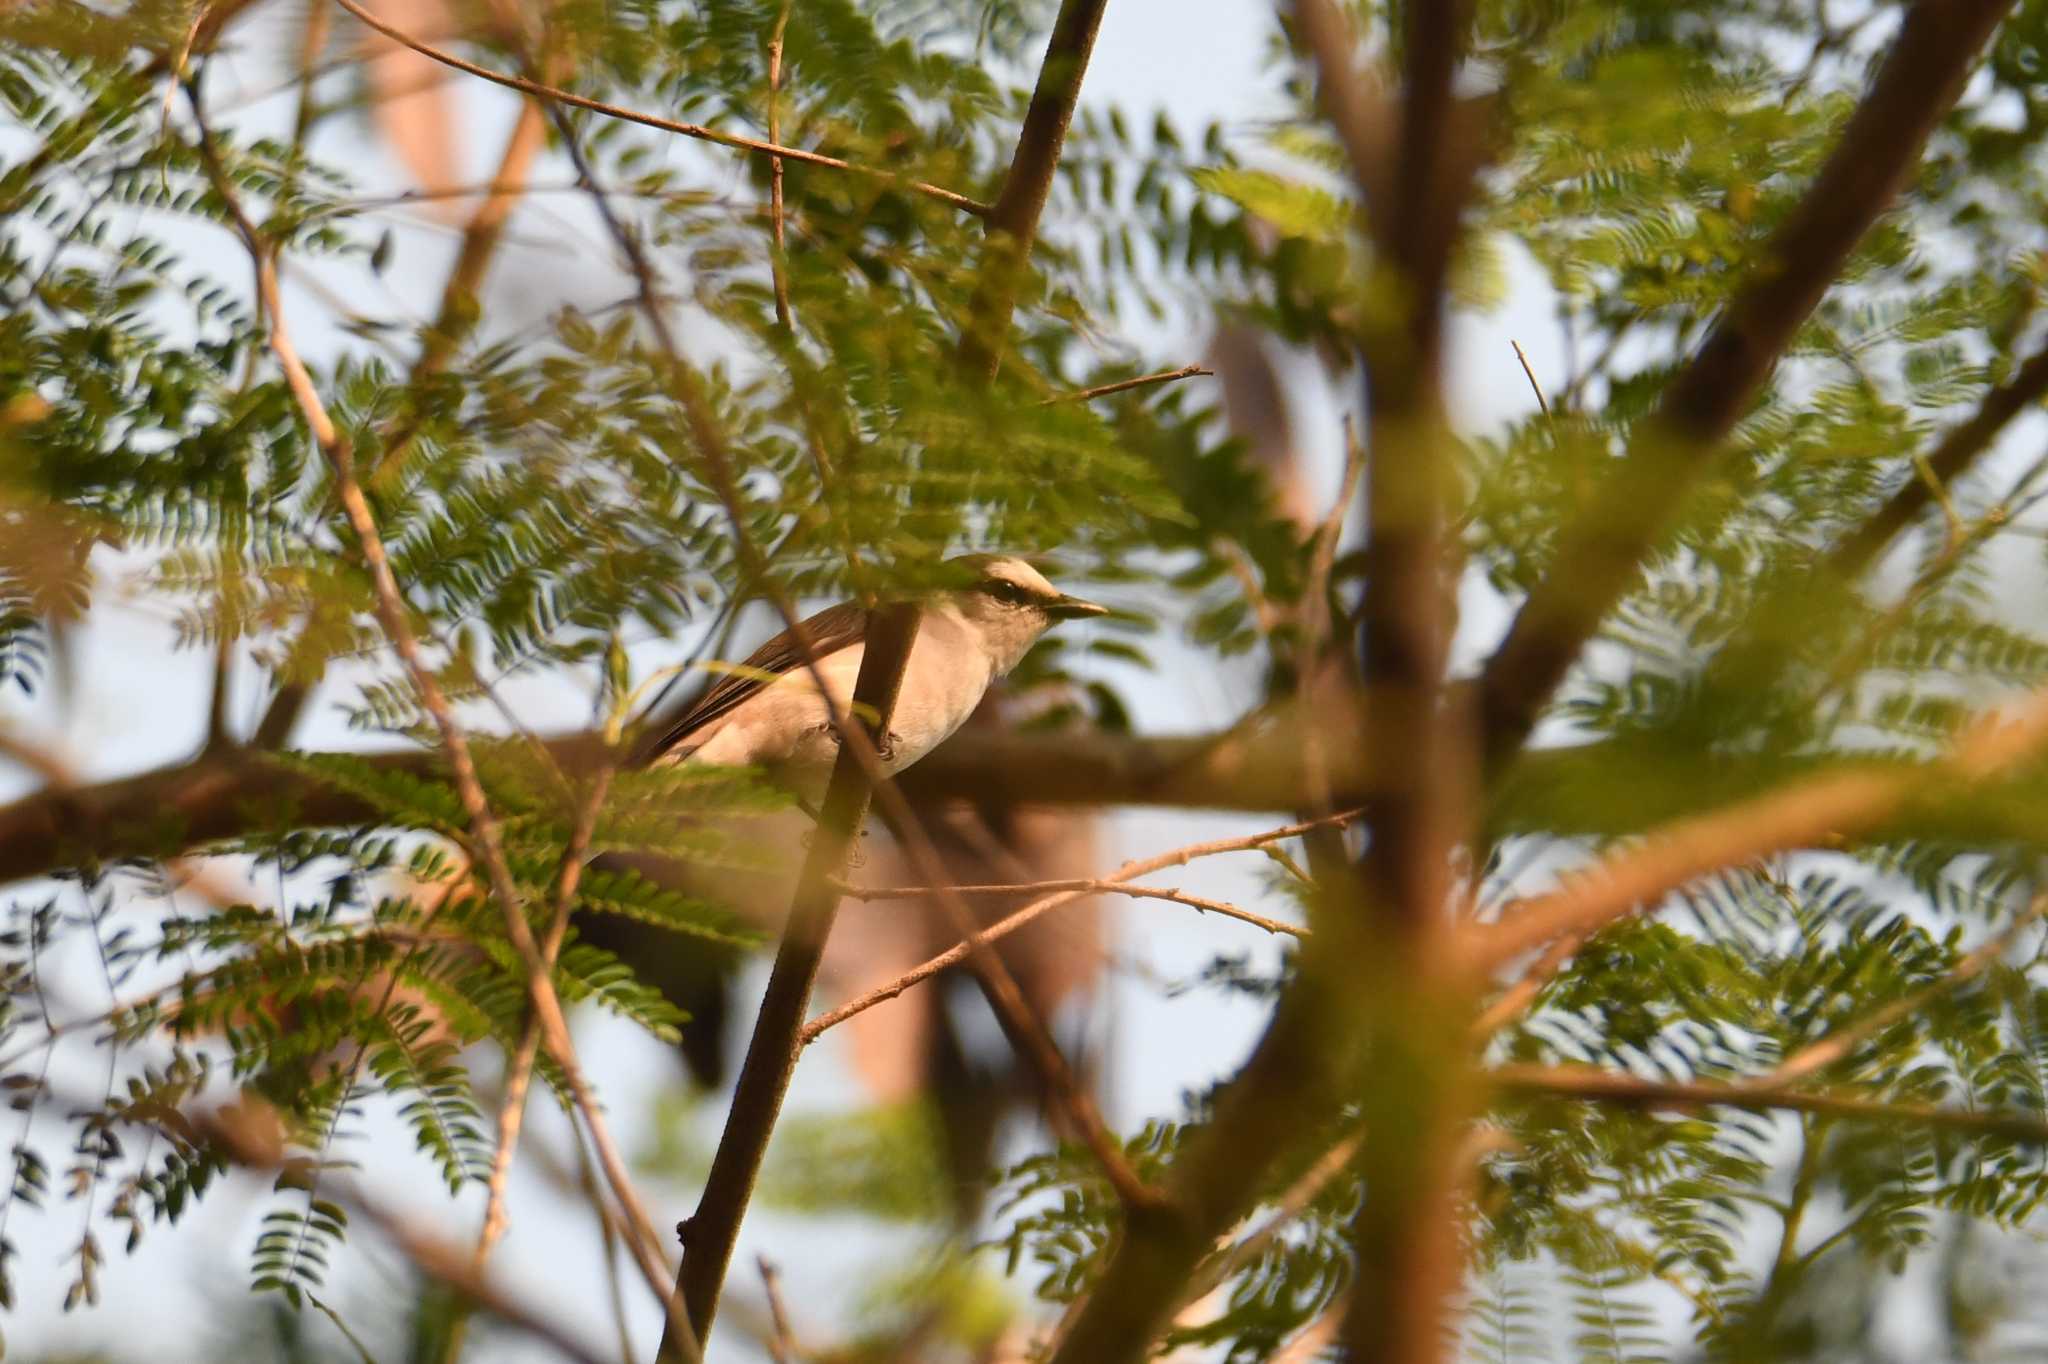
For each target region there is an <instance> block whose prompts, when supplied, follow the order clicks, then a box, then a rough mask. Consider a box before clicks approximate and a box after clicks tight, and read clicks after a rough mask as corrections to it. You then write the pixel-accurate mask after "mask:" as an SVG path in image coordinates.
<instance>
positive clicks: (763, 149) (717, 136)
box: [334, 0, 993, 218]
mask: <svg viewBox="0 0 2048 1364" xmlns="http://www.w3.org/2000/svg"><path fill="white" fill-rule="evenodd" d="M334 3H335V4H337V5H340V6H341V7H342V8H343V9H345V10H347V11H348V12H349V13H350V14H352V15H354V16H355V17H356V18H357V19H358V20H360V21H361V22H362V23H364V24H365V25H367V26H368V27H370V28H372V29H374V30H376V31H377V32H378V33H381V34H383V35H384V36H385V37H387V38H389V39H390V40H391V41H392V42H394V43H398V44H400V45H401V46H404V47H409V48H411V49H412V50H413V51H415V52H417V53H419V54H420V55H421V56H422V57H428V58H431V59H432V60H434V61H437V62H440V63H441V64H442V65H443V66H450V67H453V68H454V69H455V70H457V71H462V72H466V73H467V74H469V75H472V76H475V77H477V78H479V79H481V80H487V81H490V82H491V83H492V84H494V85H502V86H505V87H506V88H507V89H511V90H517V91H519V92H520V93H522V94H526V95H531V96H533V97H534V98H536V99H543V100H548V101H551V102H553V103H556V104H566V105H569V106H571V107H572V108H577V109H588V110H589V111H590V112H591V113H593V114H603V115H604V116H605V117H606V118H615V119H618V120H620V121H622V122H625V123H638V124H640V125H642V126H643V127H648V128H656V129H659V130H660V131H662V132H665V133H675V134H677V135H679V136H682V137H694V138H696V139H698V140H699V141H702V142H715V143H717V144H718V145H719V146H721V147H732V148H736V149H737V150H740V151H746V152H754V153H756V154H757V155H761V156H778V157H786V158H788V159H789V160H791V161H800V162H802V163H804V164H805V165H808V166H824V167H826V168H828V169H830V170H841V171H847V172H849V173H851V174H854V175H861V176H866V177H867V178H868V179H871V180H877V181H880V182H881V183H883V184H887V185H898V186H901V187H902V188H904V189H907V190H911V191H912V192H914V193H917V194H922V195H924V196H925V197H926V198H928V199H936V200H937V201H938V202H940V203H942V204H946V205H948V206H949V207H952V208H957V209H959V210H960V211H961V212H962V213H966V214H969V215H971V216H973V217H976V218H986V217H988V216H989V214H990V213H991V212H993V209H992V208H991V207H990V206H989V205H987V204H983V203H979V202H977V201H975V200H973V199H970V198H968V197H967V196H966V195H964V194H955V193H954V192H953V191H952V190H949V189H942V188H940V187H939V186H937V185H929V184H926V183H925V182H924V181H922V180H908V179H905V178H904V177H902V176H900V175H895V174H893V173H891V172H889V171H885V170H876V169H874V168H873V167H871V166H860V165H855V164H854V163H853V162H851V161H842V160H840V159H839V158H838V157H836V156H826V155H824V154H823V153H822V152H810V151H805V150H804V149H803V148H801V147H784V146H781V145H780V144H778V143H775V142H763V141H761V140H760V139H759V138H753V137H741V136H738V135H736V134H733V133H722V132H719V131H718V130H717V129H715V128H707V127H705V126H704V125H703V124H701V123H678V122H676V121H675V120H674V119H667V118H657V117H655V116H654V115H652V114H642V113H638V112H636V111H634V110H632V109H622V108H620V107H619V106H618V105H616V104H606V103H605V102H604V101H602V100H595V99H590V98H588V97H587V96H584V95H578V94H575V93H573V92H571V91H568V90H562V89H558V88H556V87H554V86H552V85H545V84H543V83H542V82H540V81H535V80H528V79H527V78H526V77H524V76H514V75H509V74H507V73H505V72H503V71H493V70H491V69H490V68H489V67H485V66H478V65H477V64H476V63H475V62H467V61H464V60H463V59H462V58H460V57H458V56H456V55H455V54H454V53H452V52H443V51H442V50H441V49H439V48H437V47H430V46H428V45H427V44H426V43H423V42H421V41H419V40H418V39H417V38H414V37H412V36H411V35H410V34H407V33H405V32H403V31H402V30H400V29H396V28H393V27H392V26H391V25H389V24H387V23H385V22H384V21H383V20H381V19H379V18H378V17H377V16H376V15H374V14H372V13H370V12H369V11H368V10H366V9H364V8H363V7H362V6H361V5H358V4H357V3H356V2H355V0H334Z"/></svg>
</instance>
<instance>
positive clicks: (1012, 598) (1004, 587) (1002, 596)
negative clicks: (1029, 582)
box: [981, 578, 1038, 606]
mask: <svg viewBox="0 0 2048 1364" xmlns="http://www.w3.org/2000/svg"><path fill="white" fill-rule="evenodd" d="M981 590H982V591H984V592H986V593H988V594H989V595H990V596H991V597H994V598H995V599H996V600H997V601H999V602H1005V603H1007V604H1009V605H1011V606H1030V605H1032V604H1033V603H1034V602H1036V601H1037V600H1038V598H1037V597H1036V596H1035V595H1034V594H1033V593H1032V591H1031V589H1030V588H1028V587H1022V586H1019V585H1018V584H1016V583H1012V582H1005V581H1003V580H1002V579H1001V578H991V579H989V580H988V581H987V582H985V583H983V584H982V585H981Z"/></svg>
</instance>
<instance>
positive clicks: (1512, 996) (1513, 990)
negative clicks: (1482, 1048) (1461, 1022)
mask: <svg viewBox="0 0 2048 1364" xmlns="http://www.w3.org/2000/svg"><path fill="white" fill-rule="evenodd" d="M1585 941H1586V935H1585V934H1583V933H1567V934H1565V935H1564V936H1563V937H1562V938H1559V939H1558V940H1557V941H1556V942H1554V943H1552V944H1551V945H1550V946H1549V947H1547V948H1545V949H1544V952H1543V955H1542V956H1540V957H1538V958H1537V959H1536V960H1535V961H1534V962H1533V963H1532V964H1531V965H1530V967H1529V969H1528V970H1526V971H1524V972H1522V974H1521V977H1520V978H1519V979H1518V980H1516V981H1515V983H1514V984H1513V985H1510V986H1509V987H1508V988H1507V989H1505V990H1503V991H1501V992H1500V997H1499V998H1498V999H1496V1000H1494V1001H1493V1003H1491V1004H1489V1005H1487V1006H1486V1008H1484V1009H1483V1010H1481V1011H1480V1014H1479V1017H1477V1018H1475V1019H1473V1020H1472V1040H1473V1041H1474V1042H1484V1041H1485V1040H1486V1039H1487V1038H1489V1037H1491V1036H1493V1035H1494V1034H1495V1033H1497V1032H1499V1031H1500V1030H1501V1029H1502V1028H1504V1027H1506V1026H1507V1025H1508V1024H1509V1023H1512V1022H1513V1021H1514V1020H1515V1019H1517V1018H1520V1017H1521V1016H1522V1014H1523V1013H1524V1012H1525V1011H1526V1010H1527V1009H1528V1007H1529V1006H1530V1005H1531V1004H1534V1003H1535V1002H1536V996H1538V995H1540V994H1542V993H1543V987H1544V986H1546V985H1548V984H1550V982H1551V981H1552V980H1553V979H1555V978H1556V976H1557V973H1558V972H1559V971H1562V970H1563V969H1564V968H1565V963H1566V962H1569V961H1570V960H1571V959H1572V958H1573V957H1575V956H1577V955H1578V952H1579V948H1580V947H1581V946H1583V945H1584V944H1585Z"/></svg>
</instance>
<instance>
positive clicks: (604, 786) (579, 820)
mask: <svg viewBox="0 0 2048 1364" xmlns="http://www.w3.org/2000/svg"><path fill="white" fill-rule="evenodd" d="M613 770H614V769H613V768H612V767H611V766H605V767H601V768H599V769H598V772H597V776H596V777H595V778H593V779H592V781H591V783H590V790H589V793H588V794H587V795H585V797H584V799H583V805H582V807H581V808H580V809H579V810H578V811H577V812H576V823H575V825H574V827H572V828H571V829H570V831H569V842H568V845H567V846H566V847H565V848H563V849H562V860H561V865H560V866H559V867H558V868H557V869H556V872H555V904H554V914H553V915H552V917H551V918H550V919H549V921H548V931H547V936H546V937H544V938H543V939H542V940H541V944H540V956H541V961H542V962H543V963H544V964H545V966H546V967H547V969H548V970H549V971H550V972H552V971H553V970H554V969H555V962H556V960H557V959H558V958H559V957H560V956H561V954H562V939H563V938H564V937H566V936H567V935H568V932H569V912H570V911H571V910H572V909H574V908H575V905H576V887H577V884H578V883H579V882H581V880H582V879H583V865H584V861H585V859H586V858H587V857H588V856H589V854H590V840H591V838H592V836H593V835H594V834H595V833H596V832H597V818H598V815H599V814H600V813H601V812H602V811H603V809H604V801H605V797H606V796H607V795H608V794H610V792H611V786H612V774H613ZM539 1055H540V1015H539V1014H538V1013H537V1012H536V1011H534V1010H532V1009H529V1010H527V1015H526V1022H525V1024H524V1025H523V1026H522V1028H521V1031H520V1035H519V1047H518V1050H517V1051H515V1052H514V1053H513V1055H512V1060H511V1064H510V1066H509V1067H508V1068H507V1070H506V1072H505V1097H504V1100H503V1102H502V1103H500V1104H499V1106H498V1148H497V1150H496V1151H495V1152H494V1153H493V1155H492V1157H491V1174H490V1179H489V1180H488V1181H487V1182H486V1184H485V1189H486V1196H485V1199H484V1220H483V1229H482V1230H481V1231H480V1232H478V1234H477V1240H476V1260H477V1264H478V1265H479V1266H481V1265H482V1264H483V1263H484V1261H486V1260H488V1259H489V1258H490V1255H491V1248H492V1247H493V1246H495V1245H497V1243H498V1238H499V1237H500V1236H502V1235H503V1234H504V1232H505V1228H506V1226H507V1224H508V1219H507V1216H506V1212H505V1194H506V1189H507V1187H508V1185H509V1184H510V1182H511V1178H512V1157H513V1155H514V1154H515V1153H516V1152H517V1151H518V1149H519V1133H520V1129H521V1128H522V1127H523V1126H524V1125H525V1121H526V1093H527V1090H528V1089H529V1088H530V1087H531V1085H532V1083H533V1063H534V1061H535V1059H536V1058H538V1056H539ZM451 1357H452V1352H451Z"/></svg>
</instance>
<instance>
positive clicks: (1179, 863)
mask: <svg viewBox="0 0 2048 1364" xmlns="http://www.w3.org/2000/svg"><path fill="white" fill-rule="evenodd" d="M1357 818H1358V811H1356V810H1346V811H1344V812H1343V813H1341V814H1336V815H1329V816H1326V817H1324V818H1321V819H1312V820H1305V821H1303V822H1301V823H1299V824H1289V825H1286V826H1284V827H1282V828H1278V829H1268V830H1267V831H1266V832H1264V833H1258V834H1249V835H1246V836H1244V837H1242V838H1219V839H1216V840H1214V841H1212V842H1208V843H1191V844H1189V845H1188V846H1187V847H1185V848H1175V849H1174V850H1173V851H1172V852H1166V853H1158V854H1155V855H1154V856H1151V857H1140V858H1136V859H1133V860H1132V861H1129V862H1126V863H1124V864H1123V865H1122V866H1120V867H1118V868H1117V869H1116V870H1115V871H1112V872H1110V873H1109V874H1108V875H1107V876H1104V877H1102V878H1101V879H1099V880H1094V881H1080V882H1076V883H1075V884H1073V885H1071V886H1063V887H1060V888H1058V889H1053V890H1052V891H1051V892H1050V893H1049V894H1047V895H1045V896H1043V897H1041V898H1040V899H1037V900H1033V901H1032V902H1031V903H1030V904H1028V905H1025V906H1023V907H1022V908H1020V909H1017V910H1014V911H1012V912H1011V913H1009V914H1006V915H1004V916H1003V917H1002V918H1001V919H999V920H997V921H996V922H995V923H993V924H990V925H989V926H988V927H986V928H983V929H979V930H977V931H976V932H974V933H972V934H970V935H968V937H967V939H966V940H965V941H963V942H960V943H958V944H956V945H955V946H952V947H949V948H947V949H946V950H945V951H944V952H941V953H939V954H938V955H937V956H936V957H933V958H932V959H931V960H929V961H927V962H924V963H922V964H921V965H918V966H913V967H912V968H911V969H910V970H908V971H906V972H904V973H903V974H902V975H900V976H898V977H897V978H896V979H894V980H892V981H890V982H888V983H887V984H885V985H881V986H877V987H876V988H875V989H873V990H870V991H868V992H867V993H866V994H864V995H861V996H859V997H858V998H855V999H850V1000H848V1001H847V1002H846V1003H844V1004H842V1005H840V1006H839V1007H838V1008H836V1009H834V1010H832V1011H831V1012H829V1013H824V1014H820V1015H819V1016H818V1017H817V1018H815V1019H813V1020H811V1022H810V1023H808V1024H806V1025H805V1027H804V1030H803V1032H802V1034H801V1036H800V1038H799V1041H800V1043H801V1045H804V1046H809V1045H810V1044H811V1043H812V1042H815V1041H817V1040H818V1037H819V1035H820V1034H822V1033H824V1032H825V1031H826V1030H827V1029H829V1028H833V1027H836V1026H838V1025H839V1024H841V1023H844V1022H845V1021H846V1020H847V1019H849V1018H851V1017H853V1016H854V1015H855V1014H858V1013H865V1012H866V1011H867V1010H869V1009H872V1008H874V1007H875V1006H876V1005H877V1004H881V1003H884V1002H886V1001H888V1000H891V999H894V998H895V997H896V996H898V995H900V994H902V993H903V992H904V991H905V990H908V989H909V988H910V987H911V986H913V985H917V984H920V983H922V982H924V981H927V980H930V979H931V978H932V977H933V976H935V975H937V974H938V973H939V972H941V971H943V970H945V969H946V968H947V967H949V966H956V965H958V964H959V963H960V962H963V961H965V960H966V959H967V958H968V956H969V955H971V954H972V953H973V952H974V951H975V950H976V949H977V947H986V946H988V945H990V944H992V943H995V942H997V941H998V940H1000V939H1002V938H1006V937H1008V936H1009V935H1010V934H1012V933H1015V932H1016V931H1017V930H1018V929H1020V928H1023V927H1024V926H1025V925H1026V924H1029V923H1031V922H1032V921H1033V920H1035V919H1038V918H1041V917H1043V916H1044V915H1047V914H1050V913H1051V912H1052V911H1053V910H1055V909H1058V908H1060V907H1061V906H1063V905H1069V904H1072V903H1073V902H1074V901H1076V900H1080V899H1083V898H1085V897H1087V896H1089V895H1092V894H1097V893H1099V892H1100V891H1102V890H1115V891H1121V892H1124V893H1127V894H1135V893H1140V888H1135V887H1132V886H1130V884H1129V883H1130V882H1131V881H1134V880H1136V879H1137V878H1138V877H1140V876H1149V875H1151V874H1152V873H1153V872H1156V871H1164V870H1165V869H1166V868H1168V867H1184V866H1186V865H1187V864H1188V863H1189V862H1192V861H1194V860H1195V859H1196V858H1198V857H1214V856H1216V855H1218V854H1220V853H1231V852H1245V851H1249V850H1251V849H1254V848H1263V847H1266V846H1267V845H1268V844H1272V843H1279V842H1282V841H1284V840H1286V839H1289V838H1296V837H1299V836H1300V835H1302V834H1305V833H1307V832H1309V831H1310V830H1312V829H1321V828H1329V827H1333V826H1339V825H1342V824H1346V823H1349V822H1350V821H1352V820H1355V819H1357ZM948 889H949V890H951V892H952V893H953V894H955V895H959V894H969V893H975V892H979V891H983V890H987V889H991V888H989V887H980V886H954V887H948ZM844 893H846V894H849V895H857V896H858V897H859V898H862V899H877V900H879V899H894V898H901V897H902V896H903V895H905V894H906V893H909V894H920V895H923V894H932V893H936V888H935V887H924V886H920V887H914V888H908V889H907V890H906V889H897V890H893V891H892V890H880V891H858V892H856V891H853V890H850V889H849V890H846V891H845V892H844ZM1202 907H1203V908H1211V907H1214V906H1213V904H1212V905H1204V906H1202ZM1239 917H1246V916H1243V915H1242V913H1241V912H1240V915H1239ZM1270 923H1271V921H1270V920H1268V921H1266V922H1265V923H1263V924H1261V926H1262V927H1264V926H1266V924H1270ZM1274 927H1275V928H1276V929H1277V930H1278V931H1282V932H1299V930H1294V929H1289V928H1287V927H1286V926H1285V925H1274Z"/></svg>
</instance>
